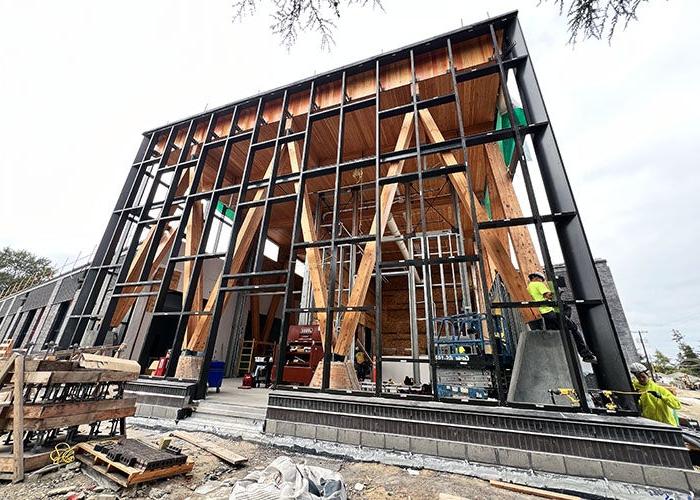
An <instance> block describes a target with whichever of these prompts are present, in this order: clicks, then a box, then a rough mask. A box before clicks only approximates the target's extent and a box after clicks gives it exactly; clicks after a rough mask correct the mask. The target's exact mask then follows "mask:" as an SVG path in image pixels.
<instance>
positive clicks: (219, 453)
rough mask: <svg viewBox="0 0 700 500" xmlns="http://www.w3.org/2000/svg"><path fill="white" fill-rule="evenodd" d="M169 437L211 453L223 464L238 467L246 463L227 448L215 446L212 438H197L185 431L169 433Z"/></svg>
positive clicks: (215, 443) (245, 459)
mask: <svg viewBox="0 0 700 500" xmlns="http://www.w3.org/2000/svg"><path fill="white" fill-rule="evenodd" d="M170 435H171V436H172V437H176V438H178V439H182V440H183V441H186V442H188V443H190V444H193V445H195V446H196V447H198V448H201V449H203V450H204V451H207V452H209V453H211V454H212V455H214V456H216V457H218V458H220V459H221V460H223V461H224V462H228V463H229V464H231V465H240V464H242V463H244V462H246V461H248V459H247V458H245V457H242V456H241V455H239V454H237V453H234V452H233V451H231V450H230V449H228V448H225V447H224V446H221V445H220V444H217V442H216V441H215V440H214V439H213V436H212V437H208V438H201V437H198V436H196V435H194V434H191V433H189V432H185V431H174V432H171V433H170Z"/></svg>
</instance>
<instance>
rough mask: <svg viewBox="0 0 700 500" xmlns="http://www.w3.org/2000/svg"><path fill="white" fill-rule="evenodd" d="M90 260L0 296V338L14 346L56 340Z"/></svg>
mask: <svg viewBox="0 0 700 500" xmlns="http://www.w3.org/2000/svg"><path fill="white" fill-rule="evenodd" d="M88 267H89V264H85V265H83V266H80V267H78V268H76V269H73V270H71V271H69V272H67V273H64V274H61V275H60V276H56V277H54V278H51V279H50V280H48V281H46V282H44V283H41V284H39V285H36V286H32V287H30V288H28V289H26V290H22V291H20V292H18V293H16V294H14V295H10V296H8V297H5V298H2V299H0V340H6V339H8V338H12V339H14V346H15V347H16V348H20V347H24V348H31V350H42V349H45V348H46V347H47V346H49V344H50V343H51V342H55V343H57V341H58V338H59V333H60V332H61V331H62V330H63V328H64V327H65V324H66V321H67V320H68V313H69V311H70V308H71V305H72V304H73V301H74V299H75V297H76V295H77V292H78V291H79V290H80V286H81V284H82V279H83V276H84V275H85V271H86V270H87V268H88Z"/></svg>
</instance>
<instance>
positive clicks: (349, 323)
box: [333, 112, 414, 356]
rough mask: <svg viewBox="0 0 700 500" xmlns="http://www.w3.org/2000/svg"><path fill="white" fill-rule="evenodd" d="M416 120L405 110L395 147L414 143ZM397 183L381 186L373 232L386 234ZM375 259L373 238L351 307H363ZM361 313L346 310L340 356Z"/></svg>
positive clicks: (392, 172)
mask: <svg viewBox="0 0 700 500" xmlns="http://www.w3.org/2000/svg"><path fill="white" fill-rule="evenodd" d="M413 121H414V115H413V112H411V113H406V115H405V116H404V119H403V124H402V125H401V130H400V132H399V137H398V139H397V141H396V146H395V147H394V151H401V150H403V149H406V148H407V147H408V146H409V144H410V143H411V132H412V131H413ZM403 166H404V160H401V161H398V162H396V163H392V164H391V165H390V167H389V171H388V172H387V175H386V176H387V177H393V176H396V175H399V174H401V172H402V171H403ZM398 187H399V185H398V183H391V184H387V185H385V186H383V187H382V192H381V198H380V207H381V212H380V214H381V220H380V221H377V216H376V214H375V216H374V220H373V221H372V228H371V229H370V234H372V233H374V234H376V233H377V232H378V233H379V234H380V237H381V236H383V235H384V230H385V229H386V225H387V222H388V221H389V217H390V216H391V206H392V205H393V203H394V197H395V196H396V191H397V189H398ZM376 261H377V245H376V242H374V241H370V242H368V243H367V244H366V245H365V250H364V254H363V255H362V260H361V261H360V266H359V267H358V270H357V277H356V278H355V282H354V283H353V286H352V291H351V292H350V298H349V299H348V307H362V306H363V305H364V303H365V299H366V297H367V291H368V290H369V283H370V280H371V279H372V272H373V271H374V266H375V263H376ZM361 317H362V312H361V311H346V312H345V314H344V315H343V319H342V321H341V323H340V333H338V337H337V339H336V341H335V345H334V347H333V352H334V353H335V354H338V355H340V356H347V355H348V354H349V350H350V346H351V345H352V339H353V338H354V337H355V330H356V329H357V325H358V324H359V322H360V318H361Z"/></svg>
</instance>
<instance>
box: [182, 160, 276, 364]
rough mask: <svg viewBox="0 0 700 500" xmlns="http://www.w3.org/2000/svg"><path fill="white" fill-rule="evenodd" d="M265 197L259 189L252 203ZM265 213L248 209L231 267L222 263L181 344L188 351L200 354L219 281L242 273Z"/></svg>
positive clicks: (268, 172)
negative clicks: (192, 327)
mask: <svg viewBox="0 0 700 500" xmlns="http://www.w3.org/2000/svg"><path fill="white" fill-rule="evenodd" d="M273 166H274V162H273V160H270V164H269V165H268V167H267V170H266V171H265V175H264V176H263V178H268V177H270V176H271V175H272V168H273ZM264 197H265V188H259V189H258V190H257V191H256V193H255V195H254V196H253V200H254V201H260V200H262V199H263V198H264ZM264 212H265V207H264V206H261V205H256V206H254V207H251V208H249V209H248V211H247V212H246V214H245V218H244V219H243V224H241V228H240V229H239V230H238V235H237V237H236V246H235V247H234V250H233V258H232V259H231V265H230V266H229V268H228V271H227V269H226V263H224V268H223V269H222V270H221V273H220V274H219V276H218V278H217V279H216V280H215V281H214V285H213V286H212V288H211V291H210V292H209V297H208V298H207V305H206V306H205V307H204V312H205V313H208V314H205V315H202V316H200V317H199V318H197V320H198V321H197V327H196V328H195V330H194V334H193V335H192V337H191V338H190V340H189V342H188V343H187V344H183V347H185V348H186V349H189V350H190V351H197V352H201V351H202V350H204V347H205V346H206V343H207V337H208V336H209V328H210V326H211V320H212V313H213V311H214V306H215V305H216V298H217V297H218V295H219V289H220V288H221V280H222V279H223V275H224V272H225V271H227V274H238V273H240V272H241V271H242V269H243V266H244V265H245V261H246V259H247V258H248V252H249V251H250V248H251V246H252V244H253V241H254V239H255V233H256V232H257V230H258V228H259V227H260V222H261V221H262V218H263V215H264ZM231 295H232V294H231V293H227V294H226V297H225V298H224V308H226V305H227V304H228V302H229V300H230V299H231Z"/></svg>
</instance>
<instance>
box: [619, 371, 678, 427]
mask: <svg viewBox="0 0 700 500" xmlns="http://www.w3.org/2000/svg"><path fill="white" fill-rule="evenodd" d="M630 372H632V375H634V378H635V379H636V380H633V381H632V385H633V386H634V388H635V390H636V391H638V392H639V394H640V396H639V408H640V410H641V411H642V417H644V418H648V419H650V420H656V421H657V422H662V423H664V424H668V425H673V426H674V427H678V419H677V418H676V415H675V413H674V411H673V410H680V409H681V402H680V401H678V398H677V397H676V396H674V395H673V394H671V391H669V390H668V389H666V388H665V387H661V386H660V385H659V384H657V383H656V382H654V381H653V380H652V379H651V377H650V376H649V372H648V371H647V367H646V366H644V365H643V364H641V363H632V364H631V365H630Z"/></svg>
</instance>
